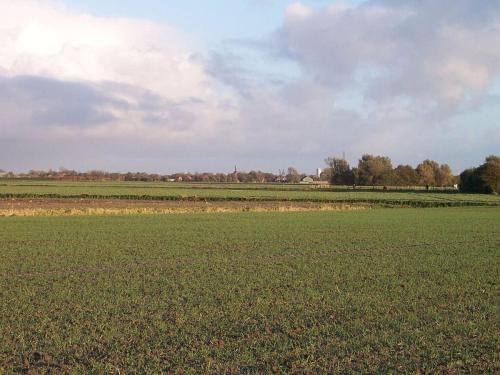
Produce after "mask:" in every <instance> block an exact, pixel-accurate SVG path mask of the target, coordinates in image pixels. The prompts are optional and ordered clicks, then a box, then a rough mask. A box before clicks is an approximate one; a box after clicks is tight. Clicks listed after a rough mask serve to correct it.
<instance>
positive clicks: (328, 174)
mask: <svg viewBox="0 0 500 375" xmlns="http://www.w3.org/2000/svg"><path fill="white" fill-rule="evenodd" d="M332 174H333V171H332V169H331V168H325V169H323V170H322V171H321V174H320V176H319V177H320V179H321V181H330V180H331V178H332Z"/></svg>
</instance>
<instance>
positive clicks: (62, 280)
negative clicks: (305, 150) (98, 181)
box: [0, 187, 500, 374]
mask: <svg viewBox="0 0 500 375" xmlns="http://www.w3.org/2000/svg"><path fill="white" fill-rule="evenodd" d="M18 188H19V187H16V188H15V189H14V188H12V187H2V192H6V191H11V192H12V191H14V190H15V191H18V192H19V191H20V190H21V191H22V189H20V190H18ZM37 189H38V188H37ZM55 189H57V191H62V192H63V193H73V192H75V193H78V192H79V191H80V190H78V189H79V188H74V189H76V191H74V190H72V189H73V188H68V187H56V188H55ZM92 189H93V191H94V192H95V193H96V194H99V193H100V192H106V191H107V190H106V188H104V187H102V188H100V187H93V188H92ZM119 189H123V191H120V194H122V193H123V194H130V193H129V192H130V191H132V189H128V188H126V187H123V188H121V187H120V188H119ZM127 189H128V190H127ZM155 189H157V188H154V189H152V190H154V192H155V194H162V193H161V192H165V194H170V193H169V192H170V190H166V189H165V190H163V189H161V188H158V190H155ZM49 190H51V188H47V187H43V188H40V190H39V191H38V190H37V193H43V192H47V191H49ZM138 190H139V191H141V190H140V189H138ZM213 190H215V189H213ZM213 193H214V192H212V190H210V194H213ZM297 193H298V194H300V193H301V192H297ZM305 193H307V194H309V193H311V194H321V197H323V195H322V194H326V195H325V196H329V194H334V193H331V192H325V193H315V192H302V194H305ZM139 194H140V193H139ZM175 194H178V193H177V191H176V193H175ZM197 194H198V192H197ZM235 194H240V193H239V192H238V193H235ZM245 194H246V193H245ZM266 194H270V193H269V192H266ZM420 196H421V195H419V197H420ZM427 196H431V197H432V195H428V194H427V195H424V197H427ZM457 196H458V195H457ZM457 196H455V195H450V197H449V198H450V199H454V198H456V197H457ZM439 199H441V198H439ZM485 199H486V198H485ZM488 199H490V198H488ZM491 199H493V200H494V199H496V198H495V197H492V198H491ZM499 234H500V209H499V208H496V207H470V208H429V209H414V208H409V209H371V210H364V211H352V212H302V213H231V214H183V215H143V216H123V217H120V216H119V217H106V216H103V217H93V216H89V217H37V218H27V217H25V218H19V217H11V218H0V249H1V250H0V373H2V372H5V373H11V372H21V371H26V372H28V371H30V370H33V371H35V372H34V373H37V372H38V373H44V372H52V373H54V372H55V373H58V372H59V373H60V372H63V373H75V374H81V373H110V374H116V373H121V374H123V373H159V372H161V371H163V372H164V373H175V372H177V373H242V372H243V373H270V372H275V373H311V372H315V371H316V372H318V373H324V372H340V373H352V372H363V373H375V372H378V373H390V372H392V373H411V372H414V371H417V370H419V371H420V372H424V373H428V372H443V373H446V372H447V373H457V372H464V373H470V372H473V373H481V372H486V373H492V374H493V373H499V371H500V358H499V355H498V353H499V349H500V340H499V337H500V325H499V323H500V321H499V306H500V297H499V282H500V235H499Z"/></svg>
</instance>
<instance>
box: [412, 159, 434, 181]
mask: <svg viewBox="0 0 500 375" xmlns="http://www.w3.org/2000/svg"><path fill="white" fill-rule="evenodd" d="M438 170H439V164H438V163H437V162H435V161H434V160H429V159H427V160H424V161H423V162H422V163H420V164H419V165H418V166H417V173H418V176H419V181H420V184H421V185H428V186H434V185H435V184H436V173H437V171H438Z"/></svg>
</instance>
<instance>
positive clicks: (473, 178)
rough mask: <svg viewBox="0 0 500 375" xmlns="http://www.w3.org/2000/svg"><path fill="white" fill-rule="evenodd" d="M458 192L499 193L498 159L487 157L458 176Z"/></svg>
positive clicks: (499, 172)
mask: <svg viewBox="0 0 500 375" xmlns="http://www.w3.org/2000/svg"><path fill="white" fill-rule="evenodd" d="M460 190H461V191H463V192H467V193H495V194H498V193H500V157H498V156H495V155H491V156H488V157H487V158H486V160H485V162H484V163H483V164H482V165H481V166H479V167H477V168H470V169H466V170H465V171H463V172H462V173H461V174H460Z"/></svg>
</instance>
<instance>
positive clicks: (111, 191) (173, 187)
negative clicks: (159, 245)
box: [0, 181, 500, 207]
mask: <svg viewBox="0 0 500 375" xmlns="http://www.w3.org/2000/svg"><path fill="white" fill-rule="evenodd" d="M35 197H46V198H65V197H66V198H79V197H89V198H95V199H102V198H116V199H143V200H180V199H184V200H207V201H208V200H209V201H246V200H248V201H252V200H253V201H302V202H303V201H307V202H346V203H369V204H386V205H398V206H399V205H408V206H419V207H421V206H423V207H427V206H430V207H437V206H461V205H496V206H500V196H498V195H486V194H460V193H450V192H440V191H429V192H425V191H415V192H398V191H380V188H377V189H375V190H373V191H370V190H369V189H366V188H365V189H364V190H363V191H352V190H351V191H348V190H341V189H339V188H331V189H318V188H313V187H311V186H309V185H303V186H300V185H273V184H268V185H262V184H261V185H259V184H254V185H250V184H246V185H240V184H224V185H220V184H177V183H163V184H162V183H127V182H119V183H117V182H53V181H6V182H3V183H0V198H35Z"/></svg>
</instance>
